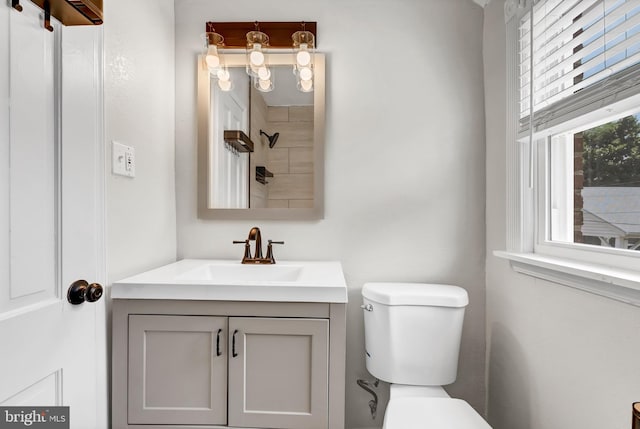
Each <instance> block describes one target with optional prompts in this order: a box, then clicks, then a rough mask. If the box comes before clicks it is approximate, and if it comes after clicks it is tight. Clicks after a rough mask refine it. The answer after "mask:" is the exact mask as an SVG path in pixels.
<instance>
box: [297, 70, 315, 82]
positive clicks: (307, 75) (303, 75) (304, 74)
mask: <svg viewBox="0 0 640 429" xmlns="http://www.w3.org/2000/svg"><path fill="white" fill-rule="evenodd" d="M299 73H300V79H301V80H311V78H312V77H313V72H312V71H311V69H310V68H309V67H302V68H301V69H300V72H299Z"/></svg>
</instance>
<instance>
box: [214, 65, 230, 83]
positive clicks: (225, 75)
mask: <svg viewBox="0 0 640 429" xmlns="http://www.w3.org/2000/svg"><path fill="white" fill-rule="evenodd" d="M216 77H217V78H218V79H219V80H222V81H228V80H230V79H231V75H230V74H229V70H228V69H227V68H226V67H223V68H220V69H218V71H217V72H216Z"/></svg>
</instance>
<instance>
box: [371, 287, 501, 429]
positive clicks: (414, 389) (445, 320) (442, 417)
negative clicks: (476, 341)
mask: <svg viewBox="0 0 640 429" xmlns="http://www.w3.org/2000/svg"><path fill="white" fill-rule="evenodd" d="M362 297H363V301H364V304H363V305H362V308H363V310H364V325H365V352H366V353H365V360H366V365H367V370H368V371H369V372H370V373H371V374H372V375H374V376H375V377H377V378H379V379H380V380H383V381H386V382H388V383H391V388H390V389H391V391H390V399H389V403H388V404H387V410H386V412H385V416H384V426H383V427H384V429H412V428H416V429H417V428H421V429H424V428H429V429H491V427H490V426H489V425H488V424H487V422H485V421H484V419H483V418H482V417H481V416H480V415H479V414H478V413H477V412H476V411H475V410H474V409H473V408H472V407H471V406H470V405H469V404H468V403H466V402H465V401H463V400H461V399H454V398H451V397H449V395H448V394H447V393H446V391H445V390H444V388H443V387H442V386H443V385H447V384H451V383H453V382H454V381H455V379H456V376H457V369H458V355H459V352H460V337H461V335H462V323H463V319H464V309H465V307H466V306H467V304H468V302H469V298H468V295H467V292H466V291H465V290H464V289H462V288H460V287H458V286H450V285H436V284H423V283H367V284H365V285H364V287H363V288H362Z"/></svg>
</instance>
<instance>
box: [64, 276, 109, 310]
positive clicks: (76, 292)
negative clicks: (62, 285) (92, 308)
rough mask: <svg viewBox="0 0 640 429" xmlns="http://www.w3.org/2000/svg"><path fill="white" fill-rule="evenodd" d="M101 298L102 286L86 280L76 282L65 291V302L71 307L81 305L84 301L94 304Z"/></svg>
mask: <svg viewBox="0 0 640 429" xmlns="http://www.w3.org/2000/svg"><path fill="white" fill-rule="evenodd" d="M101 297H102V286H101V285H100V284H99V283H91V284H89V282H87V281H86V280H76V281H75V282H73V283H71V286H69V289H68V290H67V301H69V302H70V303H71V304H73V305H78V304H82V303H83V302H85V301H88V302H96V301H97V300H99V299H100V298H101Z"/></svg>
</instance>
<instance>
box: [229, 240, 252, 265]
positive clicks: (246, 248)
mask: <svg viewBox="0 0 640 429" xmlns="http://www.w3.org/2000/svg"><path fill="white" fill-rule="evenodd" d="M233 244H244V256H243V257H242V262H243V263H244V261H246V260H247V259H251V246H250V245H249V240H233Z"/></svg>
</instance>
